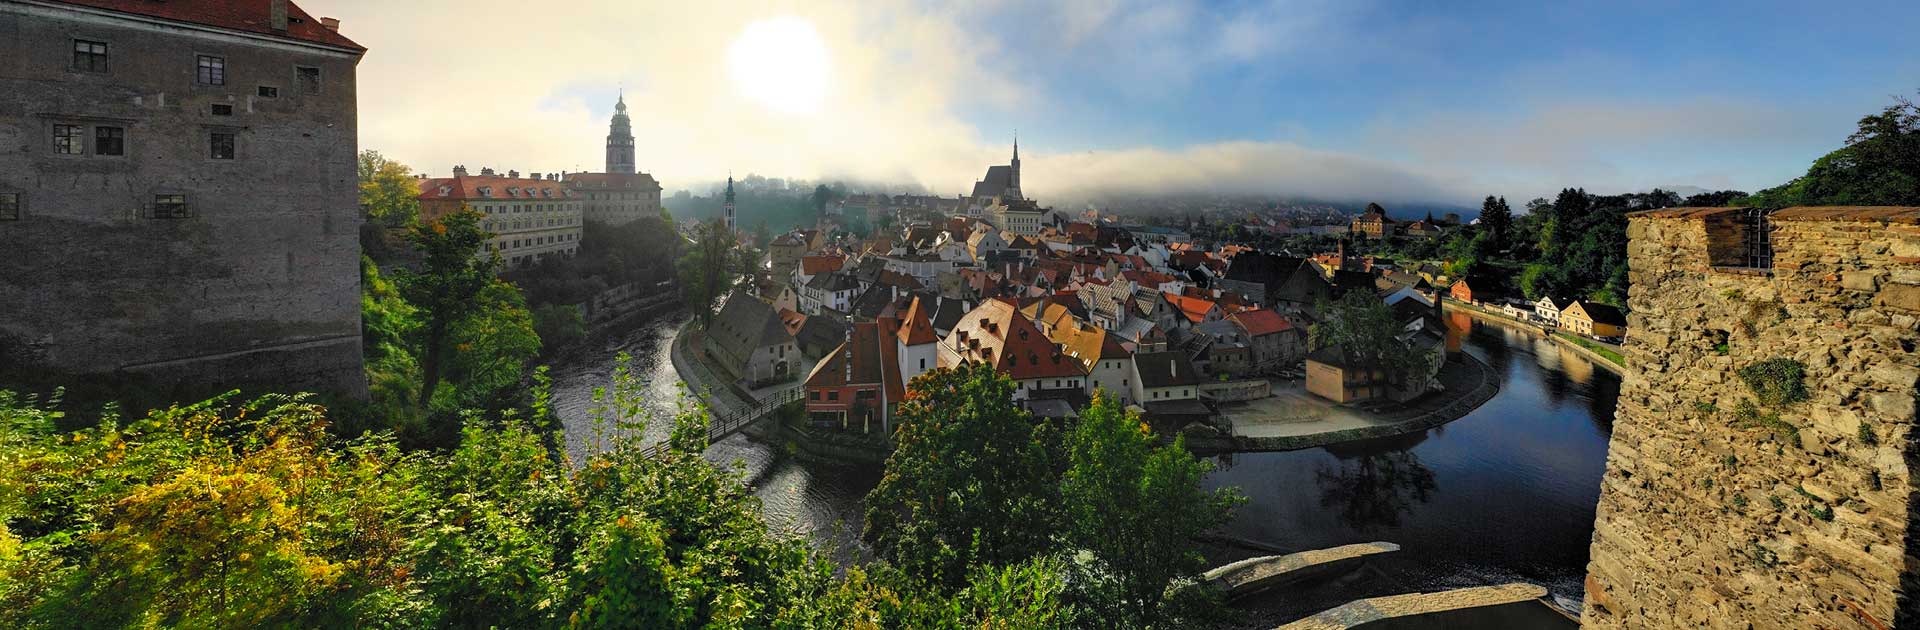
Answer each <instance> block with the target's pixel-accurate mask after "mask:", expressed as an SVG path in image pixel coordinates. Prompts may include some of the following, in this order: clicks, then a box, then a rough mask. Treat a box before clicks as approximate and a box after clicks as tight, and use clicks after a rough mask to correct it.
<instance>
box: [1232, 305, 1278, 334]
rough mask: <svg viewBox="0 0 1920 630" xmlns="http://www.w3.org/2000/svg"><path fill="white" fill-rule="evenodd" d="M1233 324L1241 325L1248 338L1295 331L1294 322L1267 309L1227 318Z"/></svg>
mask: <svg viewBox="0 0 1920 630" xmlns="http://www.w3.org/2000/svg"><path fill="white" fill-rule="evenodd" d="M1227 318H1228V319H1231V320H1233V323H1235V324H1239V325H1240V329H1241V330H1244V331H1246V333H1247V336H1248V337H1259V336H1262V335H1272V334H1277V333H1283V332H1287V331H1289V330H1293V322H1291V321H1288V320H1287V318H1285V317H1281V316H1280V314H1279V313H1275V312H1273V311H1270V310H1267V309H1264V308H1263V309H1257V310H1251V311H1241V312H1238V313H1234V314H1232V315H1228V316H1227Z"/></svg>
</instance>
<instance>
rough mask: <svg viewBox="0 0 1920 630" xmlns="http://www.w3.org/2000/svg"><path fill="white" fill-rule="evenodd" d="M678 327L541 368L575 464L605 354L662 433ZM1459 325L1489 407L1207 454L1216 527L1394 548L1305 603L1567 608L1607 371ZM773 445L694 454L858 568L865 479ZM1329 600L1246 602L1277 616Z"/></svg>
mask: <svg viewBox="0 0 1920 630" xmlns="http://www.w3.org/2000/svg"><path fill="white" fill-rule="evenodd" d="M685 319H686V316H685V315H684V314H675V315H671V316H663V317H660V318H657V319H654V320H652V321H649V322H646V323H645V324H643V325H640V326H638V327H637V328H635V329H634V330H632V331H631V332H630V333H628V334H627V335H625V336H624V337H616V338H613V339H609V340H607V341H606V342H605V345H604V346H603V347H600V348H595V349H594V350H592V351H588V352H581V353H578V354H575V355H573V356H572V357H570V358H569V360H568V361H567V362H565V363H563V364H562V365H558V366H555V368H554V370H553V376H554V380H555V387H554V389H555V392H554V395H555V406H556V408H557V411H558V413H559V414H560V417H561V418H562V419H563V420H564V421H565V422H566V424H567V432H568V442H569V446H570V448H572V449H573V453H574V455H575V457H576V459H577V458H578V457H579V455H580V454H582V453H584V452H585V451H586V450H587V449H588V448H589V447H590V444H591V435H592V427H591V422H590V421H589V420H588V418H589V416H590V414H589V411H588V410H589V408H590V407H591V406H592V401H591V397H592V393H593V388H594V387H598V386H603V385H605V384H607V382H608V379H609V378H610V375H611V373H612V369H613V364H614V355H615V354H617V353H618V352H621V351H625V352H628V353H631V354H632V355H633V357H634V363H635V365H634V371H635V373H636V374H639V375H640V376H641V377H642V378H643V379H646V380H647V381H648V383H649V384H648V390H647V396H648V398H649V401H648V406H649V409H650V410H652V411H653V412H655V413H656V414H660V417H662V418H663V420H662V422H659V423H655V426H651V427H649V429H648V433H649V434H650V436H649V437H652V438H658V437H660V436H664V435H665V432H666V429H665V427H664V426H661V425H664V418H665V417H667V416H666V415H665V414H669V413H671V412H672V410H673V408H674V404H675V402H674V401H675V400H676V398H677V397H678V393H677V392H678V389H679V379H678V378H677V376H676V375H675V373H674V371H673V365H672V362H671V361H670V360H669V359H668V354H667V353H668V347H669V346H670V345H671V341H672V338H673V334H674V331H675V330H676V329H677V328H678V327H679V325H680V324H681V323H682V322H684V321H685ZM1453 319H1454V321H1455V322H1458V323H1465V322H1466V321H1468V320H1467V318H1465V317H1464V316H1456V317H1454V318H1453ZM1471 321H1472V323H1471V326H1472V331H1471V332H1470V333H1469V334H1468V335H1467V337H1466V339H1465V342H1464V348H1465V349H1466V351H1467V352H1470V353H1473V354H1474V356H1477V357H1479V358H1480V359H1482V360H1484V361H1486V363H1487V364H1488V365H1490V366H1492V367H1493V369H1494V371H1495V372H1496V373H1498V374H1500V375H1501V377H1502V385H1501V388H1500V393H1499V394H1498V395H1497V396H1495V397H1494V398H1493V400H1491V401H1488V402H1487V404H1485V405H1483V406H1481V407H1480V408H1479V409H1476V410H1474V412H1473V413H1470V414H1468V415H1467V416H1466V417H1464V418H1461V419H1459V420H1456V421H1454V422H1452V423H1449V424H1446V425H1443V426H1441V427H1439V428H1436V429H1433V430H1430V431H1427V432H1425V433H1422V434H1416V435H1413V436H1408V437H1404V438H1394V439H1387V440H1380V441H1373V442H1367V443H1359V444H1348V445H1343V446H1338V447H1332V448H1325V449H1313V450H1305V451H1292V452H1285V453H1241V454H1236V455H1232V456H1227V457H1221V458H1219V460H1218V467H1219V470H1217V471H1216V472H1215V473H1214V474H1213V475H1212V477H1211V478H1210V479H1209V483H1210V484H1212V485H1215V486H1228V485H1231V486H1239V487H1240V489H1241V491H1242V492H1243V493H1245V494H1246V495H1247V497H1248V499H1249V502H1248V503H1247V505H1245V506H1243V507H1242V508H1241V510H1240V512H1239V514H1238V516H1237V518H1236V519H1235V521H1234V522H1233V524H1232V525H1230V526H1229V527H1228V528H1227V533H1229V534H1231V535H1233V536H1235V537H1238V538H1243V539H1250V540H1255V541H1260V542H1263V543H1267V544H1270V545H1274V546H1277V547H1280V548H1282V549H1286V550H1289V551H1295V550H1304V549H1313V548H1321V547H1332V546H1336V545H1343V544H1348V543H1355V542H1366V541H1373V540H1384V541H1390V542H1395V543H1399V544H1400V545H1401V546H1402V551H1400V552H1399V553H1397V554H1390V555H1389V556H1387V557H1385V558H1383V559H1381V560H1379V561H1377V562H1376V563H1375V564H1374V566H1373V568H1371V569H1369V571H1370V572H1371V573H1372V574H1371V575H1370V576H1368V579H1366V580H1363V581H1360V582H1356V583H1354V584H1352V585H1350V586H1345V587H1341V588H1340V589H1336V590H1338V591H1339V592H1337V593H1336V592H1328V593H1320V594H1319V595H1318V596H1316V597H1314V598H1313V599H1314V600H1320V599H1323V598H1325V599H1328V600H1332V599H1340V598H1349V599H1350V598H1353V597H1366V596H1371V595H1381V594H1390V593H1401V592H1410V591H1419V590H1436V589H1443V588H1451V587H1461V586H1476V585H1484V584H1496V583H1504V582H1513V581H1525V582H1532V583H1536V584H1541V585H1544V586H1546V587H1547V588H1549V589H1550V590H1551V591H1552V593H1553V597H1554V599H1555V600H1556V601H1557V602H1559V603H1560V604H1561V605H1562V606H1564V607H1568V608H1571V609H1573V610H1578V606H1579V597H1580V593H1581V581H1582V579H1583V576H1584V575H1585V572H1586V562H1587V545H1588V542H1589V539H1590V537H1591V536H1592V532H1593V515H1594V506H1595V504H1596V503H1597V502H1598V500H1599V493H1600V475H1601V472H1602V470H1603V469H1604V467H1605V464H1606V449H1607V436H1608V434H1609V432H1610V431H1611V428H1612V426H1611V422H1612V418H1613V408H1614V402H1615V399H1616V397H1617V396H1618V395H1619V391H1620V378H1619V377H1618V376H1616V375H1615V374H1613V373H1612V372H1609V371H1607V370H1605V369H1601V368H1599V367H1597V366H1595V365H1593V363H1592V362H1590V361H1588V360H1587V359H1585V358H1583V357H1581V356H1579V355H1577V354H1575V353H1574V352H1573V351H1571V350H1568V349H1565V348H1563V347H1561V346H1559V345H1556V344H1554V343H1553V342H1551V341H1548V340H1547V339H1545V338H1543V337H1541V336H1540V335H1539V334H1538V333H1536V332H1532V331H1528V330H1523V329H1520V328H1516V327H1509V326H1504V325H1500V324H1494V323H1489V322H1483V321H1480V320H1471ZM779 450H780V449H779V448H778V447H776V446H772V445H767V444H761V443H756V442H753V441H750V440H748V439H747V438H746V437H745V436H741V435H735V436H733V437H730V438H727V439H726V440H724V441H722V442H720V443H718V444H715V445H714V446H713V448H711V449H709V450H708V451H707V458H708V459H709V460H711V461H714V462H717V463H720V464H723V465H737V466H739V467H740V469H741V470H742V471H743V473H744V474H745V476H746V479H747V481H748V483H750V484H753V486H754V488H755V490H754V491H755V494H756V495H758V496H759V497H760V499H761V501H762V504H763V507H764V509H765V512H766V519H767V521H768V524H769V525H770V526H772V527H774V528H776V529H778V530H783V531H791V532H795V533H798V534H801V535H805V536H807V537H808V538H809V539H810V540H811V541H812V542H813V543H814V545H815V546H816V547H817V548H819V549H821V550H822V551H825V552H827V553H828V554H829V555H831V556H833V557H835V558H837V559H839V560H841V561H847V560H856V559H864V558H865V557H866V556H867V555H868V554H867V552H866V551H865V550H864V549H862V548H861V547H860V545H859V543H858V542H857V541H858V539H859V523H860V514H861V509H860V500H861V498H862V497H863V496H865V494H866V492H867V491H868V490H869V489H871V488H872V487H873V485H874V484H875V483H876V482H877V481H878V480H879V476H880V471H879V470H878V469H876V468H873V467H844V466H827V465H820V464H811V463H805V462H800V461H797V460H795V459H793V458H790V457H784V456H782V455H781V454H780V452H779ZM1253 555H1261V554H1259V553H1255V552H1249V551H1242V550H1219V549H1214V550H1209V552H1208V556H1209V560H1211V561H1215V562H1227V561H1231V560H1237V559H1240V558H1244V557H1249V556H1253ZM1343 601H1344V600H1343ZM1337 603H1339V602H1337V601H1332V602H1331V603H1325V604H1324V605H1322V602H1320V601H1301V600H1298V599H1290V600H1285V601H1275V602H1270V603H1261V604H1259V605H1260V606H1261V607H1270V608H1271V609H1270V610H1269V611H1268V613H1269V614H1275V615H1280V616H1288V617H1290V616H1293V615H1297V614H1300V613H1302V612H1311V611H1312V610H1318V609H1321V608H1325V607H1329V606H1331V605H1334V604H1337Z"/></svg>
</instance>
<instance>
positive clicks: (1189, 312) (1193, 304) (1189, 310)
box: [1161, 293, 1219, 323]
mask: <svg viewBox="0 0 1920 630" xmlns="http://www.w3.org/2000/svg"><path fill="white" fill-rule="evenodd" d="M1161 295H1164V296H1167V303H1168V304H1172V305H1173V306H1174V307H1175V308H1178V309H1180V314H1181V315H1185V316H1187V321H1190V322H1194V323H1200V322H1203V321H1206V320H1207V313H1208V312H1209V311H1212V310H1213V309H1216V308H1219V306H1218V305H1215V304H1214V303H1213V302H1209V301H1206V300H1202V299H1200V298H1192V297H1187V296H1184V295H1180V294H1177V293H1162V294H1161Z"/></svg>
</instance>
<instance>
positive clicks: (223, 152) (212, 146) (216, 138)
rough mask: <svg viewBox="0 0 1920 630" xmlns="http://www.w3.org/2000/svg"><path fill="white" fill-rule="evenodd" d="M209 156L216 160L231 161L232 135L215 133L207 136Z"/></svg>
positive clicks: (221, 132)
mask: <svg viewBox="0 0 1920 630" xmlns="http://www.w3.org/2000/svg"><path fill="white" fill-rule="evenodd" d="M208 144H209V147H208V149H209V156H210V157H212V158H213V159H216V160H231V159H233V134H231V133H228V132H224V131H215V132H213V134H212V135H210V136H209V143H208Z"/></svg>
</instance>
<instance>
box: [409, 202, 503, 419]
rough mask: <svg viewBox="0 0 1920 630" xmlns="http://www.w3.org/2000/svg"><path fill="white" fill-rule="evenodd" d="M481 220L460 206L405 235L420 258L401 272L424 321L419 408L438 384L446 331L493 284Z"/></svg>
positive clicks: (495, 261) (493, 257) (493, 265)
mask: <svg viewBox="0 0 1920 630" xmlns="http://www.w3.org/2000/svg"><path fill="white" fill-rule="evenodd" d="M482 218H483V217H482V216H481V215H480V213H478V212H474V211H473V209H472V208H469V207H467V206H466V205H465V204H462V205H461V207H460V211H458V212H454V213H450V214H448V215H446V216H443V217H440V218H438V219H435V220H431V221H426V222H423V223H418V224H415V225H414V226H413V228H412V229H410V230H409V231H408V232H407V241H408V242H410V243H412V244H413V246H414V248H415V249H417V250H419V252H420V254H421V256H422V258H423V260H422V263H421V269H420V270H419V271H402V272H401V273H400V274H399V283H400V291H401V294H402V295H404V296H406V298H407V302H408V303H411V304H413V306H414V307H415V308H417V309H419V311H420V317H421V319H422V325H421V327H420V331H421V333H420V334H421V338H420V342H419V347H420V349H421V361H420V371H421V375H422V380H423V382H422V384H421V387H420V399H419V401H418V404H419V406H420V407H421V408H422V409H425V408H426V407H427V405H428V403H430V402H431V401H432V400H433V392H434V390H435V389H438V388H439V386H440V378H441V376H442V374H441V371H442V370H443V369H444V365H443V363H444V359H445V357H446V352H447V336H448V333H449V332H450V331H451V330H452V329H453V326H454V325H455V324H457V323H459V322H460V321H461V320H463V319H466V317H467V315H468V314H469V313H472V312H474V310H475V308H477V307H478V306H479V302H478V301H476V300H475V298H476V297H478V296H479V295H480V292H481V291H484V290H486V289H487V287H489V286H492V285H493V283H494V272H495V270H496V269H498V268H499V266H500V258H499V256H498V255H497V254H491V253H489V254H488V255H486V256H481V255H480V253H481V251H482V250H481V248H482V247H483V246H485V245H486V242H487V238H488V235H487V233H486V232H484V231H482V230H481V229H480V221H481V219H482Z"/></svg>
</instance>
